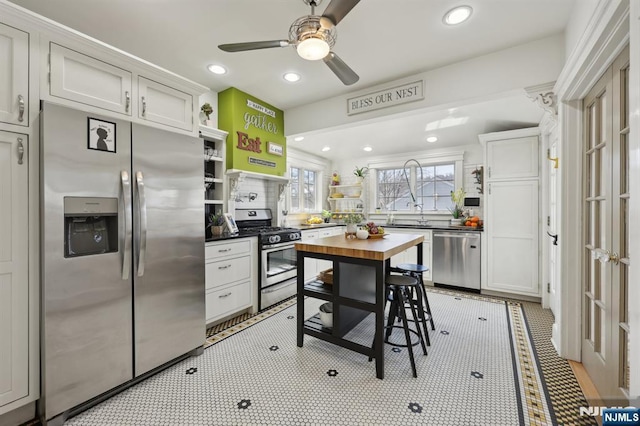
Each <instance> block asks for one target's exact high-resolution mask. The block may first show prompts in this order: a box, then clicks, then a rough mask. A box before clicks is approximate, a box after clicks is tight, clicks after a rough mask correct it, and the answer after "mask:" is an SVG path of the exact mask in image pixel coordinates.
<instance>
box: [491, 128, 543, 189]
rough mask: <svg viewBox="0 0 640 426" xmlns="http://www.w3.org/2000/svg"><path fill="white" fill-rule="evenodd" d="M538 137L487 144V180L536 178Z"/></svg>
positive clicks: (496, 141)
mask: <svg viewBox="0 0 640 426" xmlns="http://www.w3.org/2000/svg"><path fill="white" fill-rule="evenodd" d="M539 156H540V153H539V150H538V136H527V137H521V138H513V139H504V140H495V141H488V142H487V179H488V180H496V179H519V178H532V177H537V176H538V158H539Z"/></svg>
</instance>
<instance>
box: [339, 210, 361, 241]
mask: <svg viewBox="0 0 640 426" xmlns="http://www.w3.org/2000/svg"><path fill="white" fill-rule="evenodd" d="M343 220H344V223H345V224H346V225H347V238H355V236H356V231H357V230H358V224H359V223H360V222H362V215H361V214H360V213H349V214H346V215H344V217H343Z"/></svg>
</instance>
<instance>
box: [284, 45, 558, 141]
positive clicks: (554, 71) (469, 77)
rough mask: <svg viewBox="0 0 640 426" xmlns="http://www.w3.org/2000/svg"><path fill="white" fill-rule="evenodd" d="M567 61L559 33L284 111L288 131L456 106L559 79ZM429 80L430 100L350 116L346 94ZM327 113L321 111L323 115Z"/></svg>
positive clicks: (358, 93)
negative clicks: (347, 112) (347, 109)
mask: <svg viewBox="0 0 640 426" xmlns="http://www.w3.org/2000/svg"><path fill="white" fill-rule="evenodd" d="M563 65H564V36H563V35H555V36H551V37H547V38H544V39H541V40H536V41H533V42H530V43H525V44H522V45H519V46H515V47H512V48H509V49H505V50H500V51H497V52H494V53H490V54H487V55H483V56H479V57H477V58H473V59H469V60H466V61H462V62H458V63H455V64H452V65H448V66H445V67H442V68H437V69H434V70H431V71H427V72H424V73H420V74H416V75H413V76H410V77H406V78H403V79H399V80H396V81H393V82H387V83H385V84H382V85H378V86H374V87H368V88H367V89H363V90H360V91H357V92H353V93H351V94H348V95H344V96H336V97H333V98H330V99H326V100H322V101H319V102H315V103H312V104H308V105H303V106H300V107H297V108H292V109H288V110H286V111H285V134H286V135H293V134H298V133H303V132H310V131H313V130H318V129H325V128H329V127H334V126H340V125H345V124H350V123H356V122H359V121H363V120H369V119H372V118H376V117H381V116H386V115H390V114H396V113H399V112H405V111H411V110H417V109H425V108H434V107H436V106H445V105H446V106H457V105H461V104H467V103H469V102H470V101H472V100H474V99H476V100H486V99H489V98H491V97H495V96H497V95H499V94H503V93H507V92H511V91H513V90H516V89H522V88H524V87H529V86H534V85H538V84H542V83H548V82H551V81H555V80H556V78H557V77H558V74H559V73H560V70H561V69H562V66H563ZM416 79H422V80H424V87H425V99H424V100H422V101H417V102H412V103H409V104H405V105H400V106H396V107H391V108H386V109H383V110H378V111H372V112H368V113H363V114H357V115H353V116H347V115H346V114H345V111H346V102H347V101H346V100H347V98H350V97H353V96H358V95H361V94H364V93H369V92H372V91H375V90H378V89H382V88H386V87H390V86H393V85H399V84H404V83H409V82H411V81H415V80H416ZM318 111H322V114H318Z"/></svg>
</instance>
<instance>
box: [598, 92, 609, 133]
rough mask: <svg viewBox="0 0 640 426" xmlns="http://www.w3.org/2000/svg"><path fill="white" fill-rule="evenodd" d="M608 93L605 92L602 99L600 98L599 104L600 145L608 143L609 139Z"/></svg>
mask: <svg viewBox="0 0 640 426" xmlns="http://www.w3.org/2000/svg"><path fill="white" fill-rule="evenodd" d="M607 102H608V99H607V93H606V92H605V93H604V94H603V95H602V96H601V97H600V102H599V106H598V109H599V112H600V122H599V123H598V126H597V127H598V130H599V140H598V143H599V144H600V143H603V142H604V143H606V142H608V137H607V113H608V111H607Z"/></svg>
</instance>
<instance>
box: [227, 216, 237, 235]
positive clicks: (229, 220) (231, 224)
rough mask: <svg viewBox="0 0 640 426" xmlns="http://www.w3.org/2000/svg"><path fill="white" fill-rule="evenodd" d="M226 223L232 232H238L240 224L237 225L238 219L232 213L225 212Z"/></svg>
mask: <svg viewBox="0 0 640 426" xmlns="http://www.w3.org/2000/svg"><path fill="white" fill-rule="evenodd" d="M224 223H225V224H226V225H227V229H228V230H229V233H230V234H237V233H238V225H236V221H235V219H234V218H233V215H232V214H231V213H225V214H224Z"/></svg>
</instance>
